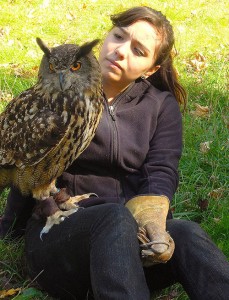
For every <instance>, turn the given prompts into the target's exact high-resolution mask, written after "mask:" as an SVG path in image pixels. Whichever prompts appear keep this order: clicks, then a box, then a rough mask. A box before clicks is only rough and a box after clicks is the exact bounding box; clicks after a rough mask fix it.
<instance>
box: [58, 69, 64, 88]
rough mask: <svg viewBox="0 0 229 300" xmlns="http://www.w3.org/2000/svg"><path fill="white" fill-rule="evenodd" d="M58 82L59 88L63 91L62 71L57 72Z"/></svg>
mask: <svg viewBox="0 0 229 300" xmlns="http://www.w3.org/2000/svg"><path fill="white" fill-rule="evenodd" d="M59 82H60V88H61V90H62V91H63V85H64V75H63V73H61V72H60V73H59Z"/></svg>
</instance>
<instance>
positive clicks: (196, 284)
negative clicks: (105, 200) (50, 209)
mask: <svg viewBox="0 0 229 300" xmlns="http://www.w3.org/2000/svg"><path fill="white" fill-rule="evenodd" d="M42 226H43V224H42V223H41V222H38V221H35V220H32V219H31V220H30V222H29V225H28V227H27V233H26V255H27V262H28V267H29V270H30V275H31V277H32V278H35V277H37V276H38V277H37V281H38V283H39V284H40V285H41V286H42V287H43V288H44V289H45V290H46V291H47V292H49V293H50V294H51V295H53V296H54V297H58V298H61V299H65V300H67V299H77V300H85V299H86V298H87V294H88V290H89V289H91V290H92V291H93V294H94V298H95V299H96V300H97V299H101V300H149V299H150V292H152V291H155V290H157V289H161V288H164V287H167V286H169V285H171V284H173V283H175V282H180V283H181V284H182V285H183V287H184V289H185V290H186V292H187V293H188V295H189V297H190V299H195V300H198V299H201V300H204V299H207V300H217V299H219V300H224V299H225V300H226V299H229V264H228V262H227V260H226V257H225V256H224V255H223V254H222V252H221V251H220V250H218V249H217V247H216V246H215V245H214V244H213V243H212V242H211V240H210V239H209V238H208V236H207V235H206V234H205V233H204V232H203V231H202V230H201V228H200V227H199V226H198V225H197V224H196V223H193V222H190V221H182V220H169V221H168V222H167V230H168V231H169V232H170V234H171V236H172V237H173V238H174V240H175V244H176V248H175V252H174V255H173V257H172V259H171V260H170V261H169V262H168V263H166V264H159V265H155V266H153V267H150V268H146V269H143V268H142V265H141V260H140V255H139V244H138V240H137V238H136V235H137V224H136V222H135V220H134V219H133V217H132V215H131V214H130V213H129V211H128V210H127V209H126V208H125V207H123V206H122V205H118V204H102V205H98V206H93V207H89V208H86V209H80V210H79V211H78V212H77V213H75V214H73V215H72V216H70V217H69V218H68V219H66V220H65V221H64V222H63V223H61V224H60V225H55V226H54V227H53V228H52V229H51V230H50V232H49V233H48V234H46V235H44V236H43V241H41V240H40V238H39V233H40V230H41V228H42ZM38 274H39V275H38Z"/></svg>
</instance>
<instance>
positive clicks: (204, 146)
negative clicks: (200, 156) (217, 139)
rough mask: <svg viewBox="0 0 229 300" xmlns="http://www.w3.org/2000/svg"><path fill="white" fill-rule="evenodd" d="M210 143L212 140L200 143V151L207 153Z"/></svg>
mask: <svg viewBox="0 0 229 300" xmlns="http://www.w3.org/2000/svg"><path fill="white" fill-rule="evenodd" d="M211 143H212V141H208V142H203V143H200V151H201V152H202V153H208V151H209V150H210V144H211Z"/></svg>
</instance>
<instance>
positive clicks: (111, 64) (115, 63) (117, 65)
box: [107, 58, 122, 70]
mask: <svg viewBox="0 0 229 300" xmlns="http://www.w3.org/2000/svg"><path fill="white" fill-rule="evenodd" d="M107 61H108V62H109V63H110V66H111V67H116V68H119V69H120V70H122V67H121V66H120V65H119V64H118V63H117V62H116V61H114V60H112V59H108V58H107Z"/></svg>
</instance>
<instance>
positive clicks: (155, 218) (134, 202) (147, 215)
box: [126, 195, 170, 229]
mask: <svg viewBox="0 0 229 300" xmlns="http://www.w3.org/2000/svg"><path fill="white" fill-rule="evenodd" d="M169 203H170V202H169V199H168V198H167V197H166V196H163V195H160V196H149V195H142V196H136V197H134V198H132V199H130V200H129V201H128V202H127V203H126V207H127V208H128V209H129V210H130V212H131V213H132V215H133V217H134V218H135V219H136V221H137V223H138V225H139V226H140V227H145V225H147V224H149V223H155V224H157V226H159V227H160V228H161V229H165V222H166V217H167V214H168V210H169Z"/></svg>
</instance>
